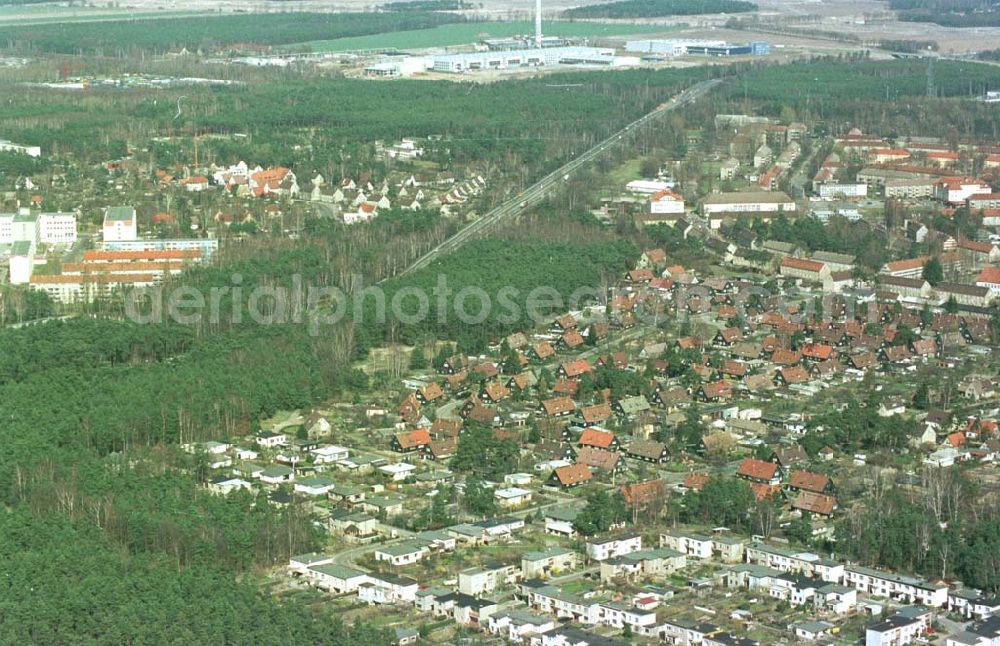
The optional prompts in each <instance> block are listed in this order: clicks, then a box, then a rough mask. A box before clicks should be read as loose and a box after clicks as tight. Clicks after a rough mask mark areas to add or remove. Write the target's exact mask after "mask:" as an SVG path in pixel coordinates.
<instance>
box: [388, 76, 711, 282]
mask: <svg viewBox="0 0 1000 646" xmlns="http://www.w3.org/2000/svg"><path fill="white" fill-rule="evenodd" d="M720 83H722V81H721V80H719V79H712V80H708V81H701V82H700V83H697V84H695V85H692V86H691V87H690V88H688V89H687V90H684V91H683V92H681V93H680V94H678V95H676V96H674V97H672V98H670V99H669V100H667V101H666V102H665V103H661V104H660V105H659V106H657V108H656V109H655V110H653V111H652V112H650V113H649V114H646V115H644V116H642V117H640V118H639V119H636V120H635V121H633V122H632V123H630V124H628V125H627V126H625V127H624V128H622V129H621V130H619V131H617V132H615V133H614V134H613V135H611V136H610V137H608V138H607V139H605V140H604V141H602V142H600V143H599V144H597V145H596V146H594V147H593V148H591V149H589V150H587V151H586V152H584V153H583V154H581V155H579V156H577V157H576V158H574V159H573V160H572V161H570V162H568V163H567V164H565V165H563V166H561V167H560V168H558V169H556V170H554V171H552V172H551V173H549V174H548V175H546V176H545V177H543V178H542V179H541V180H539V181H538V182H537V183H535V184H533V185H531V186H530V187H529V188H527V189H525V190H524V191H522V192H520V193H518V194H517V195H516V196H514V197H513V198H512V199H510V200H508V201H507V202H504V203H503V204H501V205H500V206H498V207H496V208H495V209H493V210H492V211H489V212H488V213H486V214H484V215H483V216H482V217H481V218H479V219H478V220H476V221H475V222H472V223H470V224H468V225H467V226H465V227H463V228H462V229H461V230H459V231H458V233H456V234H455V235H453V236H452V237H450V238H448V239H447V240H445V241H444V242H442V243H441V244H439V245H438V246H436V247H434V248H433V249H431V250H430V251H429V252H427V253H426V254H424V255H423V256H421V257H420V258H418V259H417V260H416V261H415V262H414V263H413V264H411V265H410V266H409V267H407V268H406V269H404V270H403V271H402V272H400V273H399V274H397V275H399V276H405V275H407V274H410V273H413V272H415V271H418V270H420V269H423V268H425V267H427V266H428V265H430V264H431V263H432V262H434V260H436V259H437V258H439V257H440V256H442V255H445V254H448V253H451V252H452V251H454V250H456V249H458V248H459V247H461V246H462V245H463V244H465V243H466V242H468V241H470V240H472V239H474V238H476V237H477V236H479V235H481V234H483V233H484V232H486V231H488V230H489V229H490V228H491V227H493V226H495V225H497V224H498V223H500V222H502V221H504V220H508V219H511V218H514V217H516V216H518V215H520V214H521V213H522V212H524V211H525V210H526V209H528V208H531V207H533V206H535V205H537V204H538V203H540V202H541V201H542V200H544V199H545V196H546V195H547V194H548V193H549V191H550V190H551V189H552V188H553V187H554V186H556V185H557V184H559V183H560V182H563V181H566V180H567V179H569V177H570V176H571V175H573V173H575V172H576V171H577V170H579V169H580V168H581V167H582V166H585V165H587V164H589V163H591V162H593V161H594V160H596V159H598V158H599V157H600V156H601V155H603V154H604V153H605V152H607V151H608V150H609V149H611V148H612V147H613V146H615V145H618V144H620V143H622V142H623V141H624V140H625V137H626V136H628V135H631V134H633V133H635V132H636V131H638V130H639V129H640V128H641V127H642V126H644V125H646V124H648V123H650V122H651V121H654V120H655V119H657V118H658V117H661V116H663V115H664V114H666V113H668V112H671V111H673V110H676V109H678V108H681V107H684V106H686V105H688V104H690V103H692V102H694V101H696V100H698V99H699V98H701V97H702V96H704V95H705V94H707V93H708V92H709V91H711V90H712V89H713V88H715V87H716V86H717V85H719V84H720Z"/></svg>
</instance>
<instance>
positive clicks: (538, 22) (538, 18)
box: [535, 0, 542, 49]
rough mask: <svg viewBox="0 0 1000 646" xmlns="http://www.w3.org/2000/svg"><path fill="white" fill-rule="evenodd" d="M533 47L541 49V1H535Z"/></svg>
mask: <svg viewBox="0 0 1000 646" xmlns="http://www.w3.org/2000/svg"><path fill="white" fill-rule="evenodd" d="M535 47H537V48H539V49H541V48H542V0H535Z"/></svg>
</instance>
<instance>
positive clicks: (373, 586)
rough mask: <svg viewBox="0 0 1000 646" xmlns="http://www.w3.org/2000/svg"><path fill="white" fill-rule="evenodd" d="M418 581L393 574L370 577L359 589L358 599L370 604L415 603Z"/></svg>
mask: <svg viewBox="0 0 1000 646" xmlns="http://www.w3.org/2000/svg"><path fill="white" fill-rule="evenodd" d="M419 587H420V586H419V585H418V584H417V582H416V581H414V580H413V579H411V578H409V577H405V576H395V575H392V574H373V575H369V577H368V580H367V581H365V582H363V583H362V584H361V585H360V586H359V587H358V599H359V600H361V601H364V602H365V603H369V604H379V605H382V604H390V603H399V602H406V603H413V602H414V601H415V600H416V598H417V589H418V588H419Z"/></svg>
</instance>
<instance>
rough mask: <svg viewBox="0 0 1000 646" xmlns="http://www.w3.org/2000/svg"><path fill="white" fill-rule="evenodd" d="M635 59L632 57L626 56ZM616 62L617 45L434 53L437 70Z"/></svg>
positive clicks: (455, 70) (498, 68)
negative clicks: (612, 47) (614, 47)
mask: <svg viewBox="0 0 1000 646" xmlns="http://www.w3.org/2000/svg"><path fill="white" fill-rule="evenodd" d="M626 61H629V62H631V59H626ZM574 64H585V65H614V64H616V57H615V52H614V50H613V49H602V48H597V47H546V48H543V49H512V50H507V51H493V52H470V53H467V54H445V55H442V56H435V57H434V67H433V69H434V71H435V72H450V73H462V72H477V71H481V70H504V69H511V68H516V67H541V66H546V65H574Z"/></svg>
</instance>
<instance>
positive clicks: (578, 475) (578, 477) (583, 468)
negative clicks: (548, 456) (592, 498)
mask: <svg viewBox="0 0 1000 646" xmlns="http://www.w3.org/2000/svg"><path fill="white" fill-rule="evenodd" d="M591 477H592V476H591V473H590V468H589V467H588V466H587V465H586V464H580V463H579V462H578V463H576V464H571V465H569V466H565V467H559V468H557V469H555V470H554V471H553V472H552V476H551V477H550V478H549V485H552V486H557V487H561V488H563V489H569V488H571V487H579V486H580V485H582V484H583V483H585V482H589V481H590V479H591Z"/></svg>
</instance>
